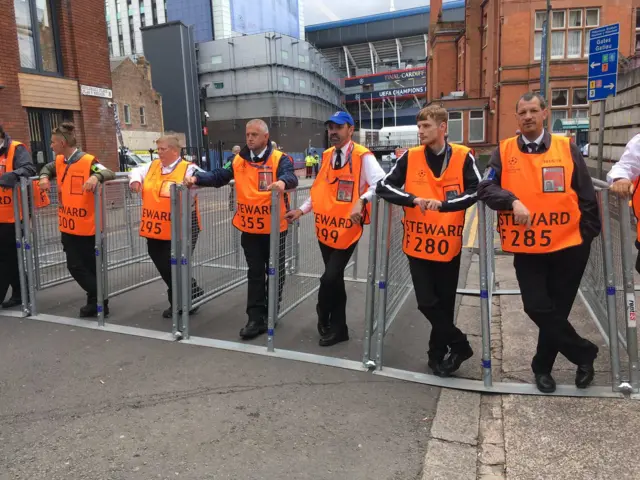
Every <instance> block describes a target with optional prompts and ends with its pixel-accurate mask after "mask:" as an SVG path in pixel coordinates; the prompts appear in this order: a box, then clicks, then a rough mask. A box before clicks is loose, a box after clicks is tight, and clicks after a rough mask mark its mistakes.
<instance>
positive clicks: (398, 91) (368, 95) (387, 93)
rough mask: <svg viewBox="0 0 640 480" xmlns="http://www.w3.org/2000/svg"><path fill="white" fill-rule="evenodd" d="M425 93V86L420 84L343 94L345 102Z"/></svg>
mask: <svg viewBox="0 0 640 480" xmlns="http://www.w3.org/2000/svg"><path fill="white" fill-rule="evenodd" d="M426 94H427V87H426V86H424V85H420V86H418V87H406V88H393V89H390V90H379V91H377V92H362V93H353V94H351V95H345V96H344V101H345V102H357V101H358V100H362V101H363V102H370V101H371V100H381V99H383V98H400V97H410V96H411V95H417V96H419V97H422V96H424V95H426Z"/></svg>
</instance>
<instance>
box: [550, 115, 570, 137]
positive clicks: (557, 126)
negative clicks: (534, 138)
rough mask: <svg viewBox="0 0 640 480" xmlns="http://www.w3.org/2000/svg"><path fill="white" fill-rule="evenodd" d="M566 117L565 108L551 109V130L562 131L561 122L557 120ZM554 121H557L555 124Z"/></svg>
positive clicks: (554, 131)
mask: <svg viewBox="0 0 640 480" xmlns="http://www.w3.org/2000/svg"><path fill="white" fill-rule="evenodd" d="M566 118H567V111H566V110H552V111H551V131H552V132H553V133H562V132H564V129H563V128H562V125H561V122H558V120H564V119H566ZM556 122H557V125H556Z"/></svg>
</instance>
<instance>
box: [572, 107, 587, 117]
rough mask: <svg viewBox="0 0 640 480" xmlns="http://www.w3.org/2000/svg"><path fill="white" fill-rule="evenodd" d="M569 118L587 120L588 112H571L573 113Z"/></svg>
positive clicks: (580, 110)
mask: <svg viewBox="0 0 640 480" xmlns="http://www.w3.org/2000/svg"><path fill="white" fill-rule="evenodd" d="M571 118H589V110H585V109H579V110H573V112H572V113H571Z"/></svg>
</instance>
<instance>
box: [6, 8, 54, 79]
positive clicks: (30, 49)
mask: <svg viewBox="0 0 640 480" xmlns="http://www.w3.org/2000/svg"><path fill="white" fill-rule="evenodd" d="M53 3H54V2H53V1H52V0H13V5H14V7H15V18H16V27H17V31H18V49H19V51H20V66H21V67H22V68H24V69H27V70H37V71H40V72H54V73H60V70H59V65H60V61H59V53H60V52H59V49H58V47H59V42H58V37H57V29H56V24H55V22H54V18H55V15H54V13H55V11H54V9H53V8H54V7H53Z"/></svg>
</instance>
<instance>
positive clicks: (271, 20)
mask: <svg viewBox="0 0 640 480" xmlns="http://www.w3.org/2000/svg"><path fill="white" fill-rule="evenodd" d="M230 4H231V29H232V30H233V31H234V32H237V33H243V34H246V35H251V34H254V33H262V32H276V33H281V34H283V35H289V36H290V37H294V38H300V21H299V20H300V16H299V8H298V0H260V1H258V2H257V1H256V0H231V1H230Z"/></svg>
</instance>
